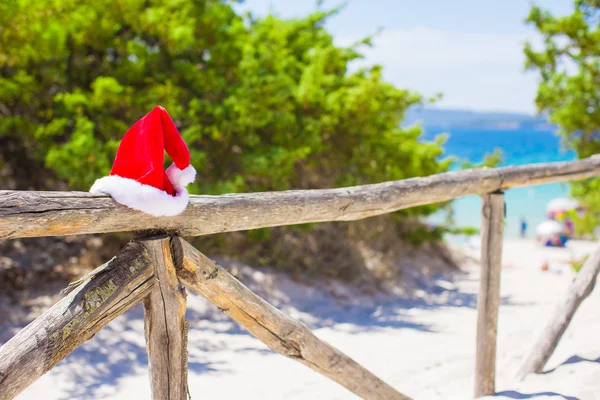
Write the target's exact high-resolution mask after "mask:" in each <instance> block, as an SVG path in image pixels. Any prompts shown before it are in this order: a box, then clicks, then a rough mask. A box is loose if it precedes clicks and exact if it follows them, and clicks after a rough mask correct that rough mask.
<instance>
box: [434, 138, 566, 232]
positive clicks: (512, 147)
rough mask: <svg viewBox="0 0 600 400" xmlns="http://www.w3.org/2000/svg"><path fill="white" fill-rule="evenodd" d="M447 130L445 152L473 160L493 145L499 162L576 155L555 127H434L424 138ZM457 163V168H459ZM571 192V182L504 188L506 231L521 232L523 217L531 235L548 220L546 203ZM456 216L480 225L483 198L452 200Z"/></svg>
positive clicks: (440, 214)
mask: <svg viewBox="0 0 600 400" xmlns="http://www.w3.org/2000/svg"><path fill="white" fill-rule="evenodd" d="M441 133H448V134H449V135H450V137H449V138H448V140H447V142H446V144H445V145H444V150H445V156H455V157H457V158H460V159H461V160H468V161H471V162H474V163H477V162H481V161H482V160H483V157H484V156H485V154H486V153H492V152H493V151H494V149H500V150H501V151H502V156H503V162H502V163H501V164H500V166H508V165H524V164H533V163H541V162H551V161H570V160H574V159H575V158H576V156H575V153H574V152H573V151H565V150H564V149H562V147H561V142H560V137H559V136H558V135H557V134H556V133H555V131H552V130H536V129H535V128H525V129H524V128H520V129H493V128H435V127H427V128H426V129H425V135H424V139H425V140H431V139H432V138H434V137H435V136H436V135H438V134H441ZM458 167H459V165H456V166H455V167H454V168H458ZM568 195H569V185H568V183H551V184H545V185H537V186H525V187H520V188H513V189H508V190H506V191H505V199H506V214H507V217H506V226H505V235H507V236H518V235H519V226H520V219H521V217H524V218H525V219H526V220H527V222H528V236H529V237H532V236H533V234H534V232H535V227H536V226H537V224H539V223H540V222H542V221H543V220H545V208H546V204H547V203H548V202H549V201H550V200H552V199H554V198H556V197H563V196H568ZM452 207H453V210H454V220H455V223H456V225H457V226H462V227H465V226H472V227H477V228H479V227H480V222H481V215H480V214H481V198H480V197H479V196H477V195H469V196H465V197H462V198H459V199H457V200H455V201H453V202H452ZM445 218H446V214H445V213H444V212H438V213H436V214H435V215H433V216H431V217H430V220H431V221H432V222H434V223H441V222H443V221H444V220H445Z"/></svg>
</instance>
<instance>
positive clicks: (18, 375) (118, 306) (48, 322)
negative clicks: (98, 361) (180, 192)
mask: <svg viewBox="0 0 600 400" xmlns="http://www.w3.org/2000/svg"><path fill="white" fill-rule="evenodd" d="M153 274H154V271H153V269H152V267H151V262H150V257H149V254H148V251H147V250H146V248H145V247H144V246H143V245H142V244H140V243H138V242H131V243H129V244H128V245H127V246H126V247H125V248H124V249H123V250H122V251H121V252H120V253H119V254H118V255H117V256H116V257H115V258H113V259H112V260H111V261H109V262H108V263H107V264H105V265H103V266H101V267H99V268H97V269H96V270H95V271H94V273H92V274H90V275H88V277H87V278H86V279H85V280H84V281H82V282H81V283H80V284H79V286H77V287H75V288H73V289H72V291H71V292H70V293H69V294H68V295H67V296H66V297H64V298H63V299H61V300H60V301H59V302H58V303H56V304H55V305H54V306H53V307H52V308H50V309H49V310H48V311H46V312H45V313H44V314H42V315H41V316H40V317H39V318H37V319H36V320H34V321H33V322H32V323H30V324H29V325H27V326H26V327H25V328H24V329H23V330H21V331H20V332H19V333H17V335H15V336H14V337H13V338H12V339H11V340H9V341H8V342H6V343H5V344H4V346H2V347H1V348H0V399H1V400H7V399H12V398H13V397H15V396H16V395H18V394H19V393H20V392H21V391H23V390H24V389H25V388H27V387H28V386H29V385H31V384H32V383H33V382H34V381H35V380H36V379H38V378H39V377H40V376H42V375H43V374H45V373H46V372H48V371H49V370H50V369H51V368H52V367H54V366H55V365H56V364H57V363H58V362H59V361H60V360H62V359H63V358H65V357H66V356H67V355H68V354H69V353H71V352H72V351H73V350H75V349H76V348H77V347H78V346H79V345H81V344H82V343H83V342H85V341H86V340H88V339H90V338H91V337H92V336H94V335H95V334H96V332H98V331H99V330H100V329H102V328H103V327H104V326H105V325H106V324H108V322H110V321H111V320H113V319H114V318H115V317H117V316H118V315H120V314H122V313H123V312H125V311H126V310H127V309H129V308H130V307H132V306H133V305H135V304H136V303H137V302H138V301H140V300H141V299H142V298H144V297H145V296H146V295H147V294H148V293H149V291H150V289H151V287H152V285H153Z"/></svg>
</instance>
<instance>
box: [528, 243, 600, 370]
mask: <svg viewBox="0 0 600 400" xmlns="http://www.w3.org/2000/svg"><path fill="white" fill-rule="evenodd" d="M598 273H600V246H598V247H596V249H595V250H594V252H593V253H592V254H591V255H590V257H589V258H588V259H587V260H586V262H585V263H584V264H583V267H582V268H581V269H580V270H579V272H578V273H577V275H576V276H575V279H573V282H572V283H571V285H570V286H569V289H568V290H567V295H566V297H565V298H564V299H563V300H561V301H560V303H558V304H557V306H556V309H555V310H554V313H552V316H551V317H550V319H549V321H548V323H547V324H546V326H544V329H543V330H542V332H541V334H540V337H539V338H538V340H537V341H536V343H535V345H534V346H533V348H532V349H531V352H530V353H529V355H528V356H527V358H526V359H525V361H524V362H523V365H522V366H521V368H520V369H519V372H518V373H517V376H516V378H517V379H519V380H522V379H523V378H525V376H527V375H528V374H530V373H536V374H539V373H540V372H542V370H543V369H544V366H545V365H546V363H547V362H548V359H550V356H552V353H554V349H556V346H557V345H558V342H559V341H560V339H561V338H562V335H563V334H564V333H565V331H566V330H567V328H568V327H569V323H570V322H571V319H573V316H574V315H575V312H576V311H577V308H578V307H579V305H580V304H581V303H582V302H583V300H585V299H586V298H587V297H588V296H589V295H590V293H592V290H593V289H594V286H595V284H596V278H597V277H598Z"/></svg>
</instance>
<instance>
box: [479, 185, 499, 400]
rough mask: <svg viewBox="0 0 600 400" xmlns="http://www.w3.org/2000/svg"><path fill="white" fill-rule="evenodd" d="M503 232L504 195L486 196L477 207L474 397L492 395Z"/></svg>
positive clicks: (494, 379)
mask: <svg viewBox="0 0 600 400" xmlns="http://www.w3.org/2000/svg"><path fill="white" fill-rule="evenodd" d="M503 232H504V194H503V193H501V192H500V193H491V194H486V195H485V196H483V199H482V205H481V278H480V281H479V296H478V298H477V351H476V356H475V397H482V396H487V395H490V394H493V393H494V392H495V387H496V339H497V335H498V308H499V307H500V270H501V261H502V235H503Z"/></svg>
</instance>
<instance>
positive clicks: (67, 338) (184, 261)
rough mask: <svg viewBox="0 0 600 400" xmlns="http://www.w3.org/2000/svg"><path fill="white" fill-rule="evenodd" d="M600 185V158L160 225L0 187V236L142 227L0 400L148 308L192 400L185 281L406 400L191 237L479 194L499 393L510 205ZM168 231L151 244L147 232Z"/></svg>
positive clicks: (301, 352) (72, 299)
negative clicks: (119, 320)
mask: <svg viewBox="0 0 600 400" xmlns="http://www.w3.org/2000/svg"><path fill="white" fill-rule="evenodd" d="M598 175H600V157H597V156H594V157H591V158H587V159H583V160H578V161H572V162H559V163H546V164H533V165H527V166H520V167H506V168H495V169H478V170H467V171H458V172H447V173H443V174H438V175H433V176H429V177H424V178H412V179H406V180H401V181H393V182H384V183H378V184H372V185H363V186H355V187H347V188H338V189H323V190H293V191H285V192H269V193H247V194H231V195H222V196H191V198H190V205H189V206H188V208H187V209H186V211H185V212H184V213H183V214H181V215H178V216H175V217H152V216H149V215H146V214H142V213H140V212H137V211H134V210H132V209H129V208H127V207H124V206H122V205H120V204H117V203H116V202H114V201H113V200H112V199H111V198H110V197H108V196H104V195H95V194H90V193H83V192H27V191H0V238H22V237H41V236H60V235H76V234H91V233H107V232H119V231H142V232H146V234H145V235H144V234H142V235H141V237H140V238H138V239H136V240H134V241H132V242H130V243H129V244H128V245H127V246H126V247H125V248H124V249H123V250H122V251H121V252H120V253H119V254H117V255H116V256H115V257H114V258H113V259H112V260H110V261H109V262H108V263H106V264H104V265H102V266H100V267H98V268H97V269H95V270H94V271H92V272H90V273H89V274H87V275H86V276H84V277H83V278H82V279H80V280H78V281H77V282H73V283H72V284H70V285H69V287H67V288H66V289H65V290H64V293H65V297H64V298H62V299H61V300H60V301H59V302H58V303H57V304H55V305H54V306H53V307H52V308H50V309H49V310H48V311H46V312H45V313H44V314H43V315H41V316H40V317H39V318H37V319H36V320H34V321H33V322H32V323H30V324H29V325H28V326H27V327H25V328H24V329H23V330H22V331H20V332H19V333H17V335H15V336H14V337H13V338H12V339H11V340H9V341H8V342H7V343H5V344H4V345H3V346H2V347H1V348H0V399H1V400H4V399H11V398H13V397H15V396H16V395H17V394H19V393H20V392H22V391H23V390H24V389H26V388H27V387H28V386H29V385H31V384H32V383H33V382H34V381H35V380H36V379H37V378H39V377H40V376H41V375H43V374H44V373H46V372H47V371H49V370H50V369H51V368H52V367H54V366H55V365H56V364H57V363H58V362H59V361H60V360H62V359H63V358H64V357H66V356H67V355H68V354H69V353H71V352H72V351H73V350H74V349H75V348H77V347H78V346H79V345H81V344H82V343H83V342H85V341H86V340H88V339H89V338H91V337H92V336H93V335H94V334H95V333H96V332H98V331H99V330H100V329H102V328H103V327H104V326H105V325H106V324H108V323H109V322H110V321H111V320H112V319H114V318H115V317H117V316H118V315H120V314H122V313H123V312H125V311H127V310H128V309H129V308H131V307H132V306H134V305H135V304H136V303H138V302H140V301H142V302H143V304H144V325H145V335H146V343H147V350H148V356H149V370H150V378H151V379H150V380H151V386H152V396H153V398H154V399H160V400H167V399H177V400H181V399H185V398H186V395H187V392H188V390H187V332H188V328H189V325H188V323H187V321H186V320H185V309H186V294H185V288H184V285H185V286H187V287H188V288H189V289H191V290H192V291H194V292H196V293H198V294H200V295H202V296H204V297H205V298H207V299H208V300H209V301H210V302H212V303H213V304H215V305H216V306H217V307H218V308H219V309H220V310H221V311H223V312H224V313H226V314H227V315H229V316H230V317H231V318H233V319H234V320H235V321H237V322H238V323H239V324H241V325H242V326H244V327H245V328H246V329H248V330H249V331H250V332H251V333H252V334H253V335H254V336H256V337H257V338H258V339H260V340H261V341H263V342H264V343H265V344H267V346H269V347H270V348H271V349H272V350H274V351H275V352H277V353H279V354H282V355H285V356H286V357H289V358H292V359H294V360H296V361H299V362H301V363H303V364H305V365H306V366H308V367H310V368H312V369H313V370H315V371H316V372H318V373H320V374H322V375H325V376H327V377H328V378H330V379H332V380H334V381H336V382H338V383H339V384H341V385H342V386H344V387H346V388H347V389H348V390H350V391H352V392H354V393H355V394H356V395H358V396H360V397H362V398H364V399H408V398H409V397H408V396H406V395H404V394H401V393H400V392H398V391H397V390H396V389H395V388H392V387H391V386H390V385H388V384H386V383H385V382H383V381H381V380H380V379H379V378H377V377H376V376H375V375H373V374H372V373H371V372H369V371H368V370H366V369H365V368H363V367H362V366H361V365H359V364H358V363H356V362H355V361H354V360H352V359H351V358H350V357H348V356H347V355H345V354H344V353H342V352H341V351H339V350H338V349H336V348H334V347H333V346H331V345H329V344H328V343H325V342H324V341H322V340H320V339H318V338H317V337H316V336H315V335H314V334H313V333H312V332H311V331H310V329H308V328H307V327H306V326H305V325H304V324H302V323H300V322H298V321H296V320H294V319H292V318H290V317H288V316H286V315H284V314H283V313H281V312H280V311H279V310H278V309H276V308H275V307H273V306H272V305H270V304H269V303H268V302H266V301H265V300H264V299H262V298H260V297H259V296H257V295H256V294H255V293H253V292H252V291H251V290H250V289H248V288H247V287H246V286H244V285H243V284H242V283H241V282H239V281H238V280H237V279H235V278H234V277H233V276H231V275H230V274H229V273H228V272H227V271H226V270H224V269H223V268H221V267H220V266H218V265H217V264H215V263H214V262H213V261H211V260H210V259H209V258H207V257H206V256H204V255H203V254H201V253H200V252H199V251H197V250H196V249H194V248H193V247H192V246H191V245H190V244H188V243H187V242H186V241H185V240H183V239H182V238H181V237H180V236H198V235H207V234H212V233H218V232H230V231H238V230H247V229H255V228H263V227H271V226H281V225H293V224H301V223H307V222H324V221H352V220H358V219H362V218H367V217H370V216H374V215H380V214H385V213H390V212H393V211H397V210H400V209H404V208H409V207H415V206H418V205H423V204H429V203H436V202H443V201H448V200H452V199H455V198H457V197H461V196H464V195H467V194H481V195H482V196H483V202H482V210H481V213H482V227H481V228H482V229H481V231H482V247H481V248H482V253H481V268H482V270H481V283H480V291H479V297H478V306H477V307H478V321H477V344H476V345H477V347H476V359H475V396H476V397H479V396H483V395H488V394H492V393H494V391H495V387H494V385H495V358H496V338H497V331H498V326H497V324H498V308H499V304H500V270H501V255H502V235H503V224H504V211H505V203H504V195H503V193H502V190H504V189H508V188H511V187H517V186H525V185H536V184H542V183H548V182H559V181H569V180H575V179H584V178H589V177H594V176H598ZM157 231H160V232H162V233H161V234H159V235H155V236H151V235H149V234H148V232H157ZM599 271H600V248H598V249H597V250H596V251H595V252H594V253H593V254H592V256H591V257H589V258H588V260H587V262H586V263H585V265H584V266H583V268H582V270H581V271H580V272H579V274H578V275H577V277H576V279H575V280H574V282H573V284H572V285H573V290H571V291H569V294H568V297H567V299H566V300H565V301H564V302H561V303H560V304H559V307H558V308H557V309H556V312H555V315H554V316H553V318H552V319H551V321H550V322H549V324H548V327H547V328H546V329H544V331H543V333H542V336H541V337H540V339H539V341H538V342H537V343H536V345H535V346H534V347H533V349H532V352H531V354H530V355H529V356H528V357H527V358H526V360H525V363H524V364H523V367H522V368H521V370H520V371H519V377H523V376H525V375H526V374H528V373H531V372H536V373H538V372H541V370H542V369H543V367H544V365H545V363H546V361H547V360H548V358H549V357H550V355H551V354H552V352H553V350H554V348H555V347H556V345H557V344H558V341H559V340H560V337H561V335H562V334H563V333H564V331H565V329H566V327H567V325H568V323H569V321H570V319H571V318H572V316H573V315H574V313H575V311H576V309H577V307H578V305H579V304H580V303H581V301H582V300H583V299H584V298H585V297H586V296H588V295H589V293H590V292H591V290H592V288H593V286H594V282H595V279H596V276H597V274H598V272H599Z"/></svg>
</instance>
